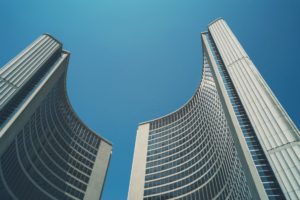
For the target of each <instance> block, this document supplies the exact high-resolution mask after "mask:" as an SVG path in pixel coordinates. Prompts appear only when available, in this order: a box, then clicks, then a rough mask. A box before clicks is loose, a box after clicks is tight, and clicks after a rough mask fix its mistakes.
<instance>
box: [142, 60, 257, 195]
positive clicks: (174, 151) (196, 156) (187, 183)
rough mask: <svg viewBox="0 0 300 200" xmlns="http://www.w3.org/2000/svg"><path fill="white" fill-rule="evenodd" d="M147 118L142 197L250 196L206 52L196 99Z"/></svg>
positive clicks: (194, 97)
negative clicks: (148, 119)
mask: <svg viewBox="0 0 300 200" xmlns="http://www.w3.org/2000/svg"><path fill="white" fill-rule="evenodd" d="M149 123H150V130H149V137H148V150H147V163H146V176H145V185H144V188H145V191H144V199H146V200H151V199H159V198H161V199H170V198H174V199H213V198H216V199H225V198H232V199H251V194H250V192H249V188H248V185H247V181H246V179H245V176H244V173H243V170H242V165H241V162H240V160H239V158H238V156H237V150H236V148H235V145H234V141H233V138H232V135H231V134H230V130H229V127H228V124H227V120H226V117H225V114H224V112H223V110H222V104H221V102H220V99H219V96H218V92H217V89H216V85H215V83H214V80H213V77H212V73H211V71H210V67H209V66H208V62H207V58H206V55H204V66H203V74H202V82H201V84H200V87H199V88H198V90H197V92H196V93H195V95H194V96H193V98H192V99H191V100H190V101H189V102H188V103H187V104H186V105H184V106H183V107H182V108H180V109H179V110H177V111H176V112H174V113H172V114H170V115H167V116H165V117H163V118H160V119H156V120H154V121H150V122H149Z"/></svg>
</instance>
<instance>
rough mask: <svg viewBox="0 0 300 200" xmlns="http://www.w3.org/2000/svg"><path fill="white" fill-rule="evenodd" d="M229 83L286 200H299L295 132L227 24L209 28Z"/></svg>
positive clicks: (299, 169)
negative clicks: (243, 109) (242, 107)
mask: <svg viewBox="0 0 300 200" xmlns="http://www.w3.org/2000/svg"><path fill="white" fill-rule="evenodd" d="M209 31H210V33H211V35H212V37H213V39H214V41H215V43H216V45H217V47H218V50H219V52H220V54H221V56H222V59H223V61H224V64H225V65H226V67H227V70H228V73H229V74H230V77H231V80H232V81H233V83H234V86H235V88H236V90H237V92H238V95H239V97H240V99H241V101H242V103H243V105H244V107H245V109H246V112H247V115H248V117H249V118H250V121H251V123H252V125H253V127H254V129H255V132H256V134H257V136H258V138H259V140H260V143H261V144H262V146H263V148H264V150H265V153H266V156H267V157H268V159H269V161H270V163H271V166H272V168H273V170H274V172H275V175H276V177H277V179H278V181H279V183H280V185H281V188H282V190H283V192H284V194H285V196H286V198H287V199H300V159H299V158H300V146H299V130H298V129H297V127H296V126H295V124H294V123H293V121H292V120H291V119H290V117H289V116H288V114H287V113H286V111H285V110H284V109H283V107H282V106H281V104H280V103H279V101H278V100H277V99H276V97H275V95H274V94H273V93H272V91H271V89H270V88H269V87H268V85H267V83H266V82H265V81H264V79H263V78H262V76H261V75H260V73H259V71H258V70H257V68H256V67H255V66H254V64H253V63H252V61H251V60H250V58H249V56H248V55H247V53H246V52H245V50H244V49H243V48H242V46H241V44H240V43H239V42H238V40H237V39H236V37H235V36H234V34H233V33H232V31H231V30H230V28H229V27H228V25H227V23H226V22H225V21H224V20H223V19H219V20H217V21H215V22H214V23H212V24H211V25H210V26H209Z"/></svg>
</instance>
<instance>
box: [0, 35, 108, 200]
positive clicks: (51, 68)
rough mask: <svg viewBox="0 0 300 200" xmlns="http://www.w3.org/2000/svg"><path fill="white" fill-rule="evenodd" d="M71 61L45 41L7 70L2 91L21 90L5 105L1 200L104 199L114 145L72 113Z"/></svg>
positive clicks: (55, 43)
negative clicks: (68, 90)
mask: <svg viewBox="0 0 300 200" xmlns="http://www.w3.org/2000/svg"><path fill="white" fill-rule="evenodd" d="M54 47H55V48H54ZM50 49H53V51H51V50H50ZM68 59H69V53H68V52H65V51H63V50H62V45H61V43H59V42H58V41H57V40H55V39H54V38H52V37H51V36H48V35H43V36H41V37H40V38H39V39H37V40H36V41H35V42H34V43H33V44H32V45H30V46H29V47H28V48H27V49H26V50H24V51H23V52H22V53H21V54H20V55H19V56H17V57H16V58H15V59H14V60H12V61H11V62H10V63H8V64H7V65H6V66H4V68H3V69H1V70H2V71H1V74H0V76H1V78H2V80H4V81H5V82H4V81H3V82H4V84H2V86H3V85H4V86H5V84H10V85H11V86H14V87H16V90H14V93H11V94H10V93H7V94H9V95H8V96H5V97H4V98H3V99H5V100H6V102H5V103H3V104H1V106H2V109H1V112H2V113H6V115H5V116H4V115H2V121H1V129H0V131H1V132H0V133H1V140H0V142H1V145H0V146H1V149H0V150H1V151H0V153H1V158H0V159H1V160H0V197H1V199H45V200H46V199H70V200H71V199H99V198H100V195H101V191H102V187H103V183H104V179H105V175H106V170H107V167H108V163H109V159H110V155H111V144H110V143H109V142H108V141H106V140H105V139H103V138H101V137H100V136H98V135H97V134H95V133H94V132H93V131H91V130H90V129H89V128H87V127H86V126H85V125H84V124H83V123H82V122H81V121H80V119H78V117H77V116H76V114H75V113H74V111H73V110H72V107H71V105H70V104H69V100H68V97H67V95H66V73H67V72H66V71H67V65H68ZM39 61H40V62H39ZM24 74H28V75H26V76H25V75H24ZM23 77H25V78H23ZM16 79H20V80H21V81H22V82H21V84H20V85H19V86H18V85H17V84H16V85H13V84H12V83H15V82H13V81H14V80H16ZM2 88H4V89H3V90H6V89H7V88H9V87H2ZM3 102H4V101H3ZM2 113H1V114H2Z"/></svg>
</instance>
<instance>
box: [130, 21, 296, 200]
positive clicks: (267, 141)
mask: <svg viewBox="0 0 300 200" xmlns="http://www.w3.org/2000/svg"><path fill="white" fill-rule="evenodd" d="M201 39H202V47H203V71H202V80H201V83H200V85H199V87H198V89H197V90H196V92H195V94H194V95H193V97H192V98H191V99H190V100H189V101H188V102H187V103H186V104H185V105H183V106H182V107H181V108H180V109H178V110H176V111H175V112H173V113H170V114H168V115H166V116H163V117H161V118H158V119H154V120H151V121H148V122H144V123H141V124H140V125H139V127H138V130H137V136H136V144H135V151H134V158H133V164H132V172H131V179H130V186H129V194H128V199H129V200H140V199H144V200H156V199H160V200H163V199H185V200H189V199H193V200H197V199H299V198H300V190H299V189H300V188H299V186H300V161H299V160H300V159H299V156H300V149H299V131H298V129H297V128H296V126H295V125H294V123H293V122H292V121H291V119H290V118H289V117H288V115H287V113H286V112H285V111H284V109H283V108H282V106H281V105H280V103H279V102H278V100H277V99H276V97H275V96H274V94H273V93H272V91H271V90H270V88H269V87H268V86H267V84H266V83H265V81H264V80H263V78H262V77H261V75H260V74H259V72H258V71H257V69H256V67H255V66H254V65H253V63H252V61H251V60H250V59H249V57H248V55H247V54H246V52H245V51H244V49H243V48H242V47H241V45H240V43H239V42H238V40H237V39H236V37H235V36H234V34H233V33H232V31H231V30H230V28H229V27H228V25H227V24H226V22H225V21H224V20H223V19H218V20H216V21H214V22H212V23H211V24H210V25H209V26H208V31H207V32H203V33H201Z"/></svg>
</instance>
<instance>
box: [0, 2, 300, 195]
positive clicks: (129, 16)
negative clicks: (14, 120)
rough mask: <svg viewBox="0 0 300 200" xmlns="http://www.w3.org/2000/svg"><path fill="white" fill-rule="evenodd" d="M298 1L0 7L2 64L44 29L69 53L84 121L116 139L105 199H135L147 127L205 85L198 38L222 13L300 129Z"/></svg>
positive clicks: (74, 98) (70, 82) (75, 102)
mask: <svg viewBox="0 0 300 200" xmlns="http://www.w3.org/2000/svg"><path fill="white" fill-rule="evenodd" d="M299 10H300V1H298V0H286V1H281V0H272V1H271V0H265V1H258V0H257V1H251V0H244V1H240V0H235V1H233V0H226V1H214V0H210V1H203V0H195V1H194V0H187V1H179V0H151V1H146V0H126V1H124V0H86V1H82V0H81V1H80V0H64V1H58V0H51V1H44V0H31V1H14V0H2V1H0V30H1V31H0V66H3V65H4V64H5V63H7V62H8V61H9V60H10V59H11V58H13V57H14V56H15V55H16V54H18V53H19V52H20V51H21V50H23V49H24V48H25V47H26V46H27V45H28V44H30V43H31V42H32V41H33V40H34V39H36V38H37V37H38V36H39V35H41V34H42V33H46V32H47V33H50V34H52V35H53V36H55V37H56V38H57V39H59V40H60V41H61V42H62V43H63V45H64V49H66V50H68V51H70V52H71V58H70V63H69V69H68V78H67V87H68V95H69V98H70V100H71V103H72V106H73V108H74V110H75V111H76V112H77V114H78V115H79V116H80V118H81V119H82V121H84V122H85V123H86V125H87V126H89V127H90V128H91V129H92V130H94V131H95V132H97V133H99V134H101V135H102V136H103V137H105V138H107V139H108V140H109V141H111V142H112V143H113V154H112V160H111V163H110V167H109V172H108V174H107V177H106V184H105V188H104V193H103V198H102V199H103V200H123V199H126V198H127V192H128V185H129V177H130V170H131V162H132V155H133V149H134V143H135V135H136V129H137V126H138V123H139V122H142V121H148V120H150V119H153V118H156V117H159V116H161V115H165V114H167V113H169V112H172V111H173V110H175V109H177V108H178V107H180V106H181V105H182V104H184V103H185V102H186V101H187V100H188V99H189V98H190V97H191V96H192V95H193V93H194V91H195V89H196V88H197V86H198V84H199V82H200V80H201V70H202V49H201V48H202V47H201V40H200V32H202V31H206V30H207V25H208V24H209V23H210V22H211V21H212V20H214V19H215V18H218V17H223V18H224V19H225V20H226V21H227V23H228V24H229V26H230V27H231V29H232V30H233V32H234V34H235V35H236V36H237V38H238V39H239V41H240V42H241V44H242V45H243V47H244V48H245V50H246V52H247V53H248V55H249V56H250V58H251V59H252V61H253V62H254V64H255V65H256V67H257V68H258V70H259V71H260V72H261V74H262V76H263V77H264V79H265V80H266V82H267V83H268V84H269V86H270V88H271V89H272V91H273V92H274V93H275V95H276V97H277V98H278V99H279V101H280V103H281V104H282V105H283V107H284V108H285V109H286V111H287V112H288V113H289V115H290V116H291V118H292V120H294V122H295V124H296V125H297V127H300V106H299V103H300V89H299V87H300V83H299V79H300V77H299V75H300V66H299V56H300V48H299V46H300V37H299V36H300V12H299Z"/></svg>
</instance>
